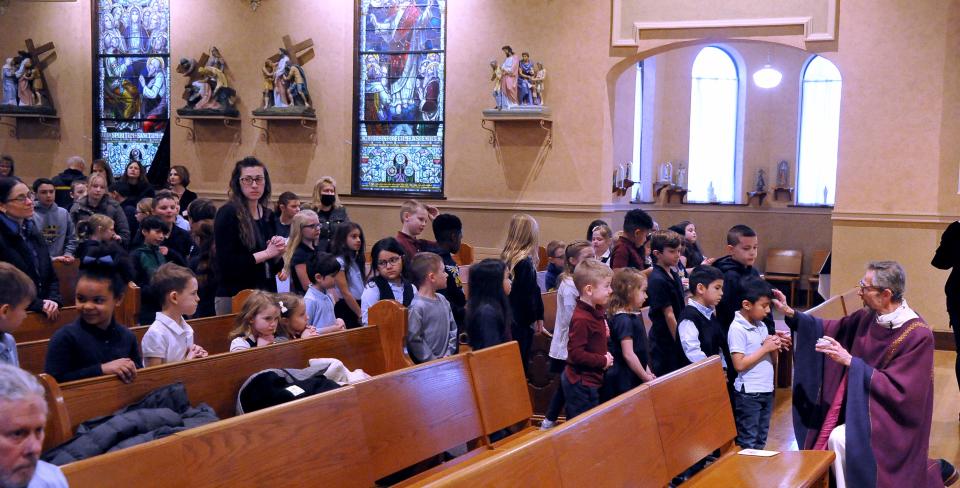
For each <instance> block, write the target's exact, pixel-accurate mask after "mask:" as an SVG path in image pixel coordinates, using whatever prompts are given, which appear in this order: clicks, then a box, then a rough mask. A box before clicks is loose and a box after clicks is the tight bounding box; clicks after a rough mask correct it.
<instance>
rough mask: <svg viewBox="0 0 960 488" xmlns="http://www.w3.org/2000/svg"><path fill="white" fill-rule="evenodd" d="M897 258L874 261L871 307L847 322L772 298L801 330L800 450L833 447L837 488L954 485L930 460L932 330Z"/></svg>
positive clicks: (865, 290) (863, 294)
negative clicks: (913, 302) (910, 301)
mask: <svg viewBox="0 0 960 488" xmlns="http://www.w3.org/2000/svg"><path fill="white" fill-rule="evenodd" d="M905 289H906V274H905V273H904V271H903V267H901V266H900V264H898V263H896V262H894V261H875V262H871V263H870V264H868V265H867V271H866V274H865V275H864V277H863V279H862V280H861V281H860V293H859V294H860V298H861V300H863V304H864V308H861V309H860V310H858V311H856V312H854V313H852V314H850V315H848V316H846V317H843V318H842V319H840V320H822V319H819V318H816V317H813V316H811V315H807V314H805V313H800V312H795V311H794V310H793V309H792V308H790V307H789V306H787V305H786V298H785V297H784V296H783V294H782V293H777V299H776V300H775V301H774V303H775V304H776V306H777V308H778V309H779V310H780V311H782V312H783V313H784V315H785V316H786V321H787V325H788V326H790V329H791V330H793V332H794V385H793V429H794V433H795V434H796V436H797V444H798V445H799V447H800V448H801V449H832V450H834V451H836V453H837V457H836V461H835V462H834V465H833V473H834V479H835V481H836V486H837V487H838V488H844V487H847V486H849V487H856V488H861V487H863V488H872V487H906V486H911V487H938V488H939V487H943V486H949V485H951V484H953V483H954V482H956V481H957V471H956V469H954V467H953V466H952V465H951V464H949V463H947V462H946V461H944V460H942V459H941V460H931V459H929V458H928V451H929V447H930V425H931V422H932V419H933V395H934V388H933V351H934V343H933V331H932V330H931V329H930V326H928V325H927V324H926V323H925V322H924V320H923V319H922V318H921V317H920V316H919V315H917V313H916V312H914V311H913V310H912V309H911V308H910V307H909V305H907V301H906V300H905V299H904V297H903V294H904V290H905Z"/></svg>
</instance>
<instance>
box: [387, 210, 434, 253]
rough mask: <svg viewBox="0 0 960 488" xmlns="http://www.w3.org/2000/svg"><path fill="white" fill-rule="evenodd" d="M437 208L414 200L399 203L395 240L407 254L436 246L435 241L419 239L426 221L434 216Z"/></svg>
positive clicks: (425, 226)
mask: <svg viewBox="0 0 960 488" xmlns="http://www.w3.org/2000/svg"><path fill="white" fill-rule="evenodd" d="M437 212H438V211H437V209H436V208H433V207H428V206H426V205H424V204H422V203H420V202H418V201H416V200H407V201H405V202H403V204H401V205H400V225H401V227H400V231H399V232H397V236H396V239H397V242H399V243H400V247H402V248H403V250H404V252H405V253H406V254H407V256H414V255H416V254H417V253H418V252H420V251H424V250H427V249H429V248H433V247H436V245H437V243H436V242H433V241H427V240H424V239H420V238H419V236H420V234H423V230H424V229H426V228H427V221H428V220H430V219H432V218H434V217H436V215H437Z"/></svg>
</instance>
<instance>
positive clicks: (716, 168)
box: [687, 46, 740, 203]
mask: <svg viewBox="0 0 960 488" xmlns="http://www.w3.org/2000/svg"><path fill="white" fill-rule="evenodd" d="M739 88H740V80H739V77H738V75H737V65H736V63H734V61H733V58H731V57H730V55H729V54H727V53H726V52H725V51H724V50H722V49H720V48H718V47H713V46H710V47H705V48H703V49H702V50H700V54H697V58H696V59H695V60H694V62H693V70H692V87H691V89H690V154H689V159H690V167H689V176H688V178H689V184H688V186H689V188H688V190H689V191H688V193H687V200H688V201H693V202H706V201H711V200H714V199H715V201H719V202H727V203H733V202H734V201H735V199H736V184H735V177H736V157H737V150H736V149H737V115H738V111H739V110H738V108H739V101H738V95H739ZM711 188H712V193H711Z"/></svg>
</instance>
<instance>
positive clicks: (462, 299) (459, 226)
mask: <svg viewBox="0 0 960 488" xmlns="http://www.w3.org/2000/svg"><path fill="white" fill-rule="evenodd" d="M433 236H434V237H435V238H436V239H437V247H436V253H437V254H438V255H439V256H440V258H441V259H442V260H443V267H444V269H445V270H446V271H447V286H446V287H444V288H442V289H439V290H437V293H439V294H441V295H443V296H444V298H446V299H447V302H449V303H450V310H452V311H453V319H454V320H456V321H457V336H458V337H459V336H460V334H461V333H464V332H466V328H465V325H464V322H463V317H464V310H465V309H466V306H467V297H466V295H464V293H463V282H462V281H460V267H459V266H458V265H457V262H456V261H454V260H453V255H454V254H456V253H458V252H460V244H461V242H462V241H463V223H462V222H460V218H459V217H457V216H456V215H453V214H440V215H437V218H435V219H433Z"/></svg>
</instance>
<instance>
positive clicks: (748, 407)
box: [733, 391, 773, 449]
mask: <svg viewBox="0 0 960 488" xmlns="http://www.w3.org/2000/svg"><path fill="white" fill-rule="evenodd" d="M733 395H734V398H735V399H736V402H737V405H736V407H735V408H734V411H735V413H736V415H735V417H734V418H735V419H736V421H737V438H736V443H737V445H738V446H740V447H746V448H751V449H763V448H764V446H766V445H767V431H768V430H769V429H770V414H771V413H773V392H770V393H744V392H742V391H735V392H734V393H733Z"/></svg>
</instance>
